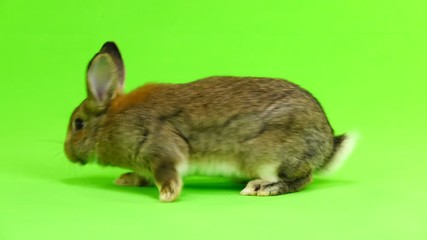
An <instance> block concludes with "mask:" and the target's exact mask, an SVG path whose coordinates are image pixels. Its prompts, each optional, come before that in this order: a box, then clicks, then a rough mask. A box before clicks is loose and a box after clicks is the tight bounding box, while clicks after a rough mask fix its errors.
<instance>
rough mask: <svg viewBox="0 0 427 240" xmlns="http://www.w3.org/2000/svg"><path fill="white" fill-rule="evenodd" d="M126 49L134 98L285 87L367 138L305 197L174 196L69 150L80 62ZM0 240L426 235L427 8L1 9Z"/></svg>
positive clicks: (314, 1) (204, 189)
mask: <svg viewBox="0 0 427 240" xmlns="http://www.w3.org/2000/svg"><path fill="white" fill-rule="evenodd" d="M107 40H114V41H116V42H117V44H118V45H119V47H120V49H121V51H122V55H123V57H124V60H125V64H126V67H127V86H126V89H127V90H130V89H133V88H135V87H136V86H138V85H141V84H143V83H145V82H175V83H178V82H180V83H181V82H188V81H192V80H195V79H198V78H201V77H205V76H210V75H242V76H269V77H281V78H286V79H289V80H291V81H293V82H296V83H298V84H300V85H302V86H303V87H305V88H307V89H308V90H309V91H311V92H312V93H313V94H314V95H315V96H316V97H317V98H318V99H319V100H320V101H321V103H322V104H323V106H324V108H325V110H326V112H327V114H328V116H329V118H330V120H331V123H332V125H333V126H334V128H335V130H336V132H337V133H342V132H346V131H348V130H358V131H359V132H360V133H361V135H362V138H361V140H360V142H359V144H358V146H357V148H356V150H355V152H354V154H353V155H352V156H351V157H350V159H349V160H348V162H347V163H346V165H345V166H344V167H343V168H342V169H341V170H340V171H339V172H337V173H336V174H334V175H332V176H328V177H325V176H323V177H322V176H320V177H317V178H316V179H315V181H314V182H313V184H312V185H310V186H309V187H308V188H307V189H306V190H304V191H302V192H300V193H295V194H289V195H283V196H278V197H266V198H263V197H242V196H240V195H239V191H240V190H241V189H242V188H243V187H244V185H243V184H240V183H235V182H233V181H231V180H229V179H221V178H198V177H193V178H189V179H187V180H186V186H185V188H184V191H183V193H182V196H181V198H180V200H179V201H178V202H175V203H172V204H162V203H159V201H158V200H157V195H158V193H157V190H156V189H155V188H154V187H149V188H123V187H117V186H114V185H113V183H112V181H113V179H114V178H115V177H116V176H117V175H119V174H120V173H122V172H123V170H120V169H114V168H101V167H98V166H85V167H80V166H77V165H74V164H71V163H70V162H68V161H67V160H66V158H65V156H64V154H63V152H62V142H63V139H64V138H65V131H66V125H67V123H68V118H69V115H70V113H71V111H72V109H73V108H74V107H75V106H76V105H77V104H78V103H79V102H80V101H81V100H82V99H83V98H84V97H85V89H84V74H85V68H86V64H87V62H88V61H89V59H90V58H91V57H92V55H93V54H94V53H95V52H96V51H98V49H99V48H100V47H101V45H102V44H103V43H104V42H105V41H107ZM0 43H1V44H0V61H1V62H0V74H1V75H0V81H1V88H2V91H1V94H0V98H1V99H0V104H1V105H0V106H1V108H0V111H1V118H0V126H1V135H0V146H1V151H0V181H1V188H0V239H2V240H10V239H130V238H132V239H358V240H359V239H427V230H426V227H427V207H426V203H427V188H426V186H425V185H426V183H427V178H426V167H427V154H426V151H425V144H426V140H425V136H426V135H427V131H426V127H425V124H426V122H427V118H426V103H427V97H426V93H425V91H426V86H427V85H426V83H425V82H426V79H427V70H426V63H427V57H426V56H427V2H426V1H425V0H404V1H393V0H391V1H383V0H378V1H368V0H358V1H356V0H354V1H353V0H351V1H342V0H331V1H321V0H309V1H288V0H274V1H273V0H263V1H250V0H246V1H243V0H239V1H233V0H215V1H196V0H194V1H193V0H180V1H178V0H176V1H166V0H164V1H155V0H147V1H136V0H135V1H131V0H122V1H117V2H116V1H80V0H75V1H42V0H40V1H24V0H0Z"/></svg>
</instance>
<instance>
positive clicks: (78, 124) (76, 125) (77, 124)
mask: <svg viewBox="0 0 427 240" xmlns="http://www.w3.org/2000/svg"><path fill="white" fill-rule="evenodd" d="M84 125H85V124H84V121H83V120H82V119H80V118H76V120H74V130H75V131H78V130H80V129H82V128H83V127H84Z"/></svg>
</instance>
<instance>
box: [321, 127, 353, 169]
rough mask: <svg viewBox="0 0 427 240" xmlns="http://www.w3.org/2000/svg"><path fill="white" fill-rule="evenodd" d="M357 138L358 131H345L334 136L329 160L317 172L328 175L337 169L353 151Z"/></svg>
mask: <svg viewBox="0 0 427 240" xmlns="http://www.w3.org/2000/svg"><path fill="white" fill-rule="evenodd" d="M358 139H359V134H358V133H355V132H353V133H346V134H343V135H340V136H336V137H335V138H334V151H333V153H332V156H331V158H330V159H329V160H326V162H325V164H324V165H323V166H322V167H320V169H319V171H318V172H319V173H322V174H325V175H328V174H331V173H333V172H335V171H336V170H338V169H339V168H340V167H341V166H342V165H343V164H344V162H345V160H347V158H348V157H349V156H350V154H351V153H352V152H353V149H354V147H355V146H356V142H357V140H358Z"/></svg>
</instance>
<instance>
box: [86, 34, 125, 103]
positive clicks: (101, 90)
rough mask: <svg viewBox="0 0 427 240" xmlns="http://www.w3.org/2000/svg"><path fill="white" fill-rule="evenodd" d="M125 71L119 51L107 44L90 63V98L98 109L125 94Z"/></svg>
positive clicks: (114, 46) (112, 45)
mask: <svg viewBox="0 0 427 240" xmlns="http://www.w3.org/2000/svg"><path fill="white" fill-rule="evenodd" d="M124 80H125V71H124V65H123V60H122V58H121V55H120V52H119V49H118V48H117V46H116V44H114V43H113V42H106V43H105V44H104V45H103V46H102V48H101V50H100V51H99V52H98V53H97V54H96V55H95V56H94V57H93V59H92V60H91V61H90V63H89V66H88V69H87V82H86V83H87V92H88V98H89V99H90V100H92V101H94V102H95V104H96V105H97V106H98V107H104V106H107V105H108V104H109V103H110V101H111V100H112V99H113V98H114V97H116V96H117V95H119V94H122V93H123V87H124Z"/></svg>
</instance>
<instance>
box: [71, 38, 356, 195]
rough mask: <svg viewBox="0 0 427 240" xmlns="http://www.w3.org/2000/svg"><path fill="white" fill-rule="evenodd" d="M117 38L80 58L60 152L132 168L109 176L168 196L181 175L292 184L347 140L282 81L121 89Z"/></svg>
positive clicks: (268, 190)
mask: <svg viewBox="0 0 427 240" xmlns="http://www.w3.org/2000/svg"><path fill="white" fill-rule="evenodd" d="M124 81H125V68H124V64H123V60H122V57H121V54H120V52H119V49H118V47H117V45H116V44H115V43H114V42H106V43H105V44H104V45H103V46H102V48H101V50H100V51H99V52H98V53H96V55H95V56H94V57H93V58H92V60H91V61H90V62H89V65H88V68H87V75H86V89H87V98H86V99H85V100H84V101H83V102H82V103H81V104H80V105H79V106H78V107H77V108H76V109H75V110H74V111H73V113H72V115H71V119H70V122H69V125H68V130H67V135H66V139H65V143H64V149H65V154H66V156H67V158H68V159H69V160H70V161H72V162H75V163H80V164H82V165H84V164H86V163H89V162H96V163H97V164H99V165H103V166H115V167H120V168H124V169H129V170H131V171H132V172H128V173H125V174H123V175H121V176H120V177H119V178H118V179H117V180H116V184H118V185H126V186H145V185H147V184H149V183H154V184H155V185H156V186H157V188H158V190H159V195H160V196H159V198H160V201H163V202H171V201H174V200H176V199H177V198H178V197H179V195H180V193H181V190H182V187H183V181H182V177H183V176H187V175H207V176H224V177H231V178H238V179H244V180H247V181H248V183H247V185H246V187H245V188H244V189H243V190H242V191H241V192H240V193H241V195H250V196H274V195H280V194H285V193H292V192H296V191H299V190H302V189H303V188H304V187H305V186H307V185H308V184H309V183H310V182H311V180H312V176H313V174H314V173H316V172H328V171H332V170H334V168H336V167H338V165H339V164H340V163H341V162H342V161H343V160H344V159H345V158H346V157H347V156H348V154H349V153H350V152H351V149H352V147H353V146H354V140H355V138H354V137H353V136H352V135H351V134H343V135H338V136H334V131H333V129H332V127H331V125H330V123H329V121H328V119H327V117H326V115H325V112H324V111H323V109H322V107H321V105H320V103H319V102H318V101H317V100H316V98H314V97H313V96H312V95H311V94H310V93H309V92H308V91H306V90H304V89H303V88H301V87H299V86H298V85H296V84H294V83H291V82H289V81H287V80H284V79H275V78H265V77H232V76H214V77H208V78H204V79H200V80H197V81H194V82H190V83H185V84H145V85H144V86H142V87H139V88H137V89H135V90H134V91H132V92H130V93H125V92H124V83H125V82H124Z"/></svg>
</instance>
